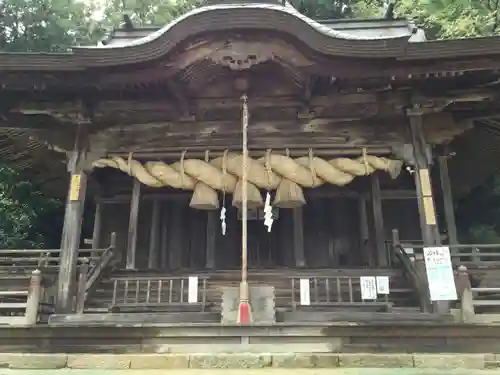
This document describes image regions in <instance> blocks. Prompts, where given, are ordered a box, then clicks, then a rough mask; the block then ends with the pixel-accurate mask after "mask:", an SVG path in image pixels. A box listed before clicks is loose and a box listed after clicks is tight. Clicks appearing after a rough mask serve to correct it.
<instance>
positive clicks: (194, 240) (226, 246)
mask: <svg viewBox="0 0 500 375" xmlns="http://www.w3.org/2000/svg"><path fill="white" fill-rule="evenodd" d="M189 198H190V196H189V194H186V196H185V198H180V199H168V200H161V201H159V204H160V225H159V229H160V234H159V239H160V241H159V243H160V245H159V248H158V253H159V260H158V262H156V267H157V268H162V269H181V268H182V269H187V268H190V269H204V268H205V267H206V264H207V247H210V246H211V243H212V244H214V246H213V248H214V253H215V268H216V269H232V268H238V267H239V266H240V253H241V221H240V220H238V219H237V210H236V209H235V208H234V207H232V206H230V205H228V206H227V209H228V211H227V219H226V222H227V232H226V235H225V236H223V235H222V233H221V226H220V219H219V214H220V213H219V211H200V210H194V209H191V208H190V207H189ZM306 198H307V204H306V205H305V206H303V208H302V222H303V244H304V245H303V250H304V258H305V263H306V266H307V267H311V268H336V267H362V266H367V265H368V258H369V256H370V255H369V254H370V252H371V253H373V252H374V251H375V250H374V247H375V242H374V241H373V231H372V230H371V228H369V233H370V238H369V241H368V243H367V244H365V243H364V241H363V239H362V238H361V233H362V230H361V220H360V209H359V202H358V199H357V198H355V197H311V196H307V195H306ZM366 205H367V207H366V212H367V216H368V219H369V220H368V225H369V226H373V216H372V215H373V214H372V210H371V201H370V200H369V199H368V200H367V201H366ZM382 207H383V216H384V217H383V219H384V220H383V221H384V231H385V235H386V240H390V238H391V230H392V229H393V228H397V229H399V231H400V234H401V239H402V240H419V239H420V227H419V220H418V210H417V203H416V199H405V200H402V199H397V200H392V199H384V200H383V202H382ZM152 210H153V202H152V200H151V199H148V198H146V199H141V203H140V208H139V224H138V234H137V255H136V267H137V268H139V269H143V268H148V256H149V247H150V230H151V227H152ZM129 211H130V203H104V204H103V208H102V225H103V227H102V232H101V233H102V235H101V244H100V245H101V246H105V245H106V241H107V239H108V238H109V233H111V232H116V233H117V242H118V247H119V249H123V254H124V253H125V248H126V245H127V244H126V242H127V230H128V221H129ZM248 228H249V237H248V251H249V266H250V267H260V268H275V267H295V266H296V262H295V251H294V246H296V244H295V243H294V217H293V210H291V209H281V210H280V211H279V218H278V220H276V221H275V222H274V225H273V228H272V231H271V233H268V232H267V229H266V227H265V226H264V223H263V221H262V220H250V221H249V225H248ZM213 236H214V237H215V238H213Z"/></svg>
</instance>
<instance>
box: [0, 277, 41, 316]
mask: <svg viewBox="0 0 500 375" xmlns="http://www.w3.org/2000/svg"><path fill="white" fill-rule="evenodd" d="M42 292H43V286H42V272H41V271H40V270H35V271H33V272H32V273H31V276H30V277H29V284H28V286H25V288H22V287H19V288H18V289H17V290H11V289H9V290H1V291H0V324H3V325H12V326H31V325H35V324H37V322H38V318H39V312H40V310H41V309H43V308H46V307H47V306H45V305H43V304H42V303H41V299H42Z"/></svg>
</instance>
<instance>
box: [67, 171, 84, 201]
mask: <svg viewBox="0 0 500 375" xmlns="http://www.w3.org/2000/svg"><path fill="white" fill-rule="evenodd" d="M81 180H82V176H81V175H79V174H74V175H72V176H71V185H70V190H69V200H70V201H77V200H79V199H80V186H81Z"/></svg>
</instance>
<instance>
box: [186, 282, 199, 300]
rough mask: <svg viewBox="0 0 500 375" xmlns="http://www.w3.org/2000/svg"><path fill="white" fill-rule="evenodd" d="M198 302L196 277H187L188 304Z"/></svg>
mask: <svg viewBox="0 0 500 375" xmlns="http://www.w3.org/2000/svg"><path fill="white" fill-rule="evenodd" d="M197 302H198V276H189V283H188V303H197Z"/></svg>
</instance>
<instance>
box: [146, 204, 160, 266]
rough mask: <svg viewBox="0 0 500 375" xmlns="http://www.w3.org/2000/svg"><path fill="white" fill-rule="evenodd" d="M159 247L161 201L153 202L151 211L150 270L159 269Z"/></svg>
mask: <svg viewBox="0 0 500 375" xmlns="http://www.w3.org/2000/svg"><path fill="white" fill-rule="evenodd" d="M159 247H160V201H159V200H158V199H155V200H153V209H152V211H151V230H150V232H149V256H148V268H149V269H158V268H159V264H158V262H159V260H160V259H159V257H158V253H159Z"/></svg>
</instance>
